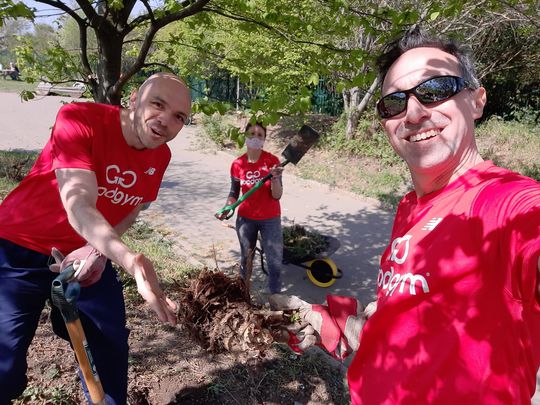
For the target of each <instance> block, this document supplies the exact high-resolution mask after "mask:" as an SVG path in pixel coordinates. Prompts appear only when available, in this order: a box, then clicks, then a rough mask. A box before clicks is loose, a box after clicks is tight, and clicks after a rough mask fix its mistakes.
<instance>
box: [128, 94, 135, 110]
mask: <svg viewBox="0 0 540 405" xmlns="http://www.w3.org/2000/svg"><path fill="white" fill-rule="evenodd" d="M136 102H137V90H133V91H132V92H131V94H130V96H129V106H128V108H129V109H130V110H134V109H135V103H136Z"/></svg>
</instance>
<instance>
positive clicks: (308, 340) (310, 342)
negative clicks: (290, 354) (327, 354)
mask: <svg viewBox="0 0 540 405" xmlns="http://www.w3.org/2000/svg"><path fill="white" fill-rule="evenodd" d="M316 344H317V336H315V335H307V336H305V337H304V339H303V340H302V341H301V342H300V343H298V344H296V345H295V346H296V347H298V348H299V349H300V350H302V351H304V350H306V349H308V348H310V347H311V346H314V345H316Z"/></svg>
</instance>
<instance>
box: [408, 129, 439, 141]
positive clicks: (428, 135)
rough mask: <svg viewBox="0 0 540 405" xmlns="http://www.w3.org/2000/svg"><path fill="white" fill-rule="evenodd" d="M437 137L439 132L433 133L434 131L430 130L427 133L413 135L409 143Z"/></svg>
mask: <svg viewBox="0 0 540 405" xmlns="http://www.w3.org/2000/svg"><path fill="white" fill-rule="evenodd" d="M437 135H439V131H435V130H433V129H432V130H431V131H427V132H422V133H421V134H416V135H413V136H411V137H410V138H409V140H410V141H411V142H418V141H421V140H423V139H428V138H432V137H434V136H437Z"/></svg>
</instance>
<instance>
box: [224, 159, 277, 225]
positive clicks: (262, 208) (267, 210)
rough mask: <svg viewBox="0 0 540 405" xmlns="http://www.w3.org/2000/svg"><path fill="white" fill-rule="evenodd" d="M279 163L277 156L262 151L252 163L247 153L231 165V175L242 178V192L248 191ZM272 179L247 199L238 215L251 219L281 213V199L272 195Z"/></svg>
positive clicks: (272, 216) (274, 215)
mask: <svg viewBox="0 0 540 405" xmlns="http://www.w3.org/2000/svg"><path fill="white" fill-rule="evenodd" d="M277 165H279V159H278V158H277V156H275V155H273V154H271V153H269V152H267V151H264V150H263V151H261V156H260V157H259V159H258V160H257V161H256V162H254V163H250V162H249V161H248V157H247V153H245V154H243V155H242V156H240V157H239V158H237V159H236V160H235V161H234V162H232V165H231V176H232V177H234V178H236V179H238V180H240V187H241V189H242V194H245V193H247V192H248V191H249V190H250V189H251V188H252V187H253V186H254V185H255V184H257V183H258V182H259V180H262V178H263V177H264V176H266V175H267V174H268V173H270V169H271V168H272V167H273V166H277ZM270 187H271V186H270V180H268V181H266V182H265V183H264V184H263V185H262V186H261V187H260V188H259V189H258V190H257V191H255V192H254V193H253V194H251V195H250V196H249V197H248V198H247V199H245V200H244V201H243V202H242V203H241V204H240V206H239V207H238V215H239V216H241V217H244V218H249V219H257V220H261V219H269V218H274V217H277V216H280V215H281V206H280V204H279V200H276V199H275V198H274V197H272V190H271V188H270Z"/></svg>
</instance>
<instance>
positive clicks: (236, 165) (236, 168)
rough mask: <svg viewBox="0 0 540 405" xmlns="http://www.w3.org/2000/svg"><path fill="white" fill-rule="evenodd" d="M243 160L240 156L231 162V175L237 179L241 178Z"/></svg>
mask: <svg viewBox="0 0 540 405" xmlns="http://www.w3.org/2000/svg"><path fill="white" fill-rule="evenodd" d="M241 166H242V161H241V159H240V158H238V159H236V160H235V161H234V162H232V164H231V177H234V178H235V179H240V175H241V173H242V171H241Z"/></svg>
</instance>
